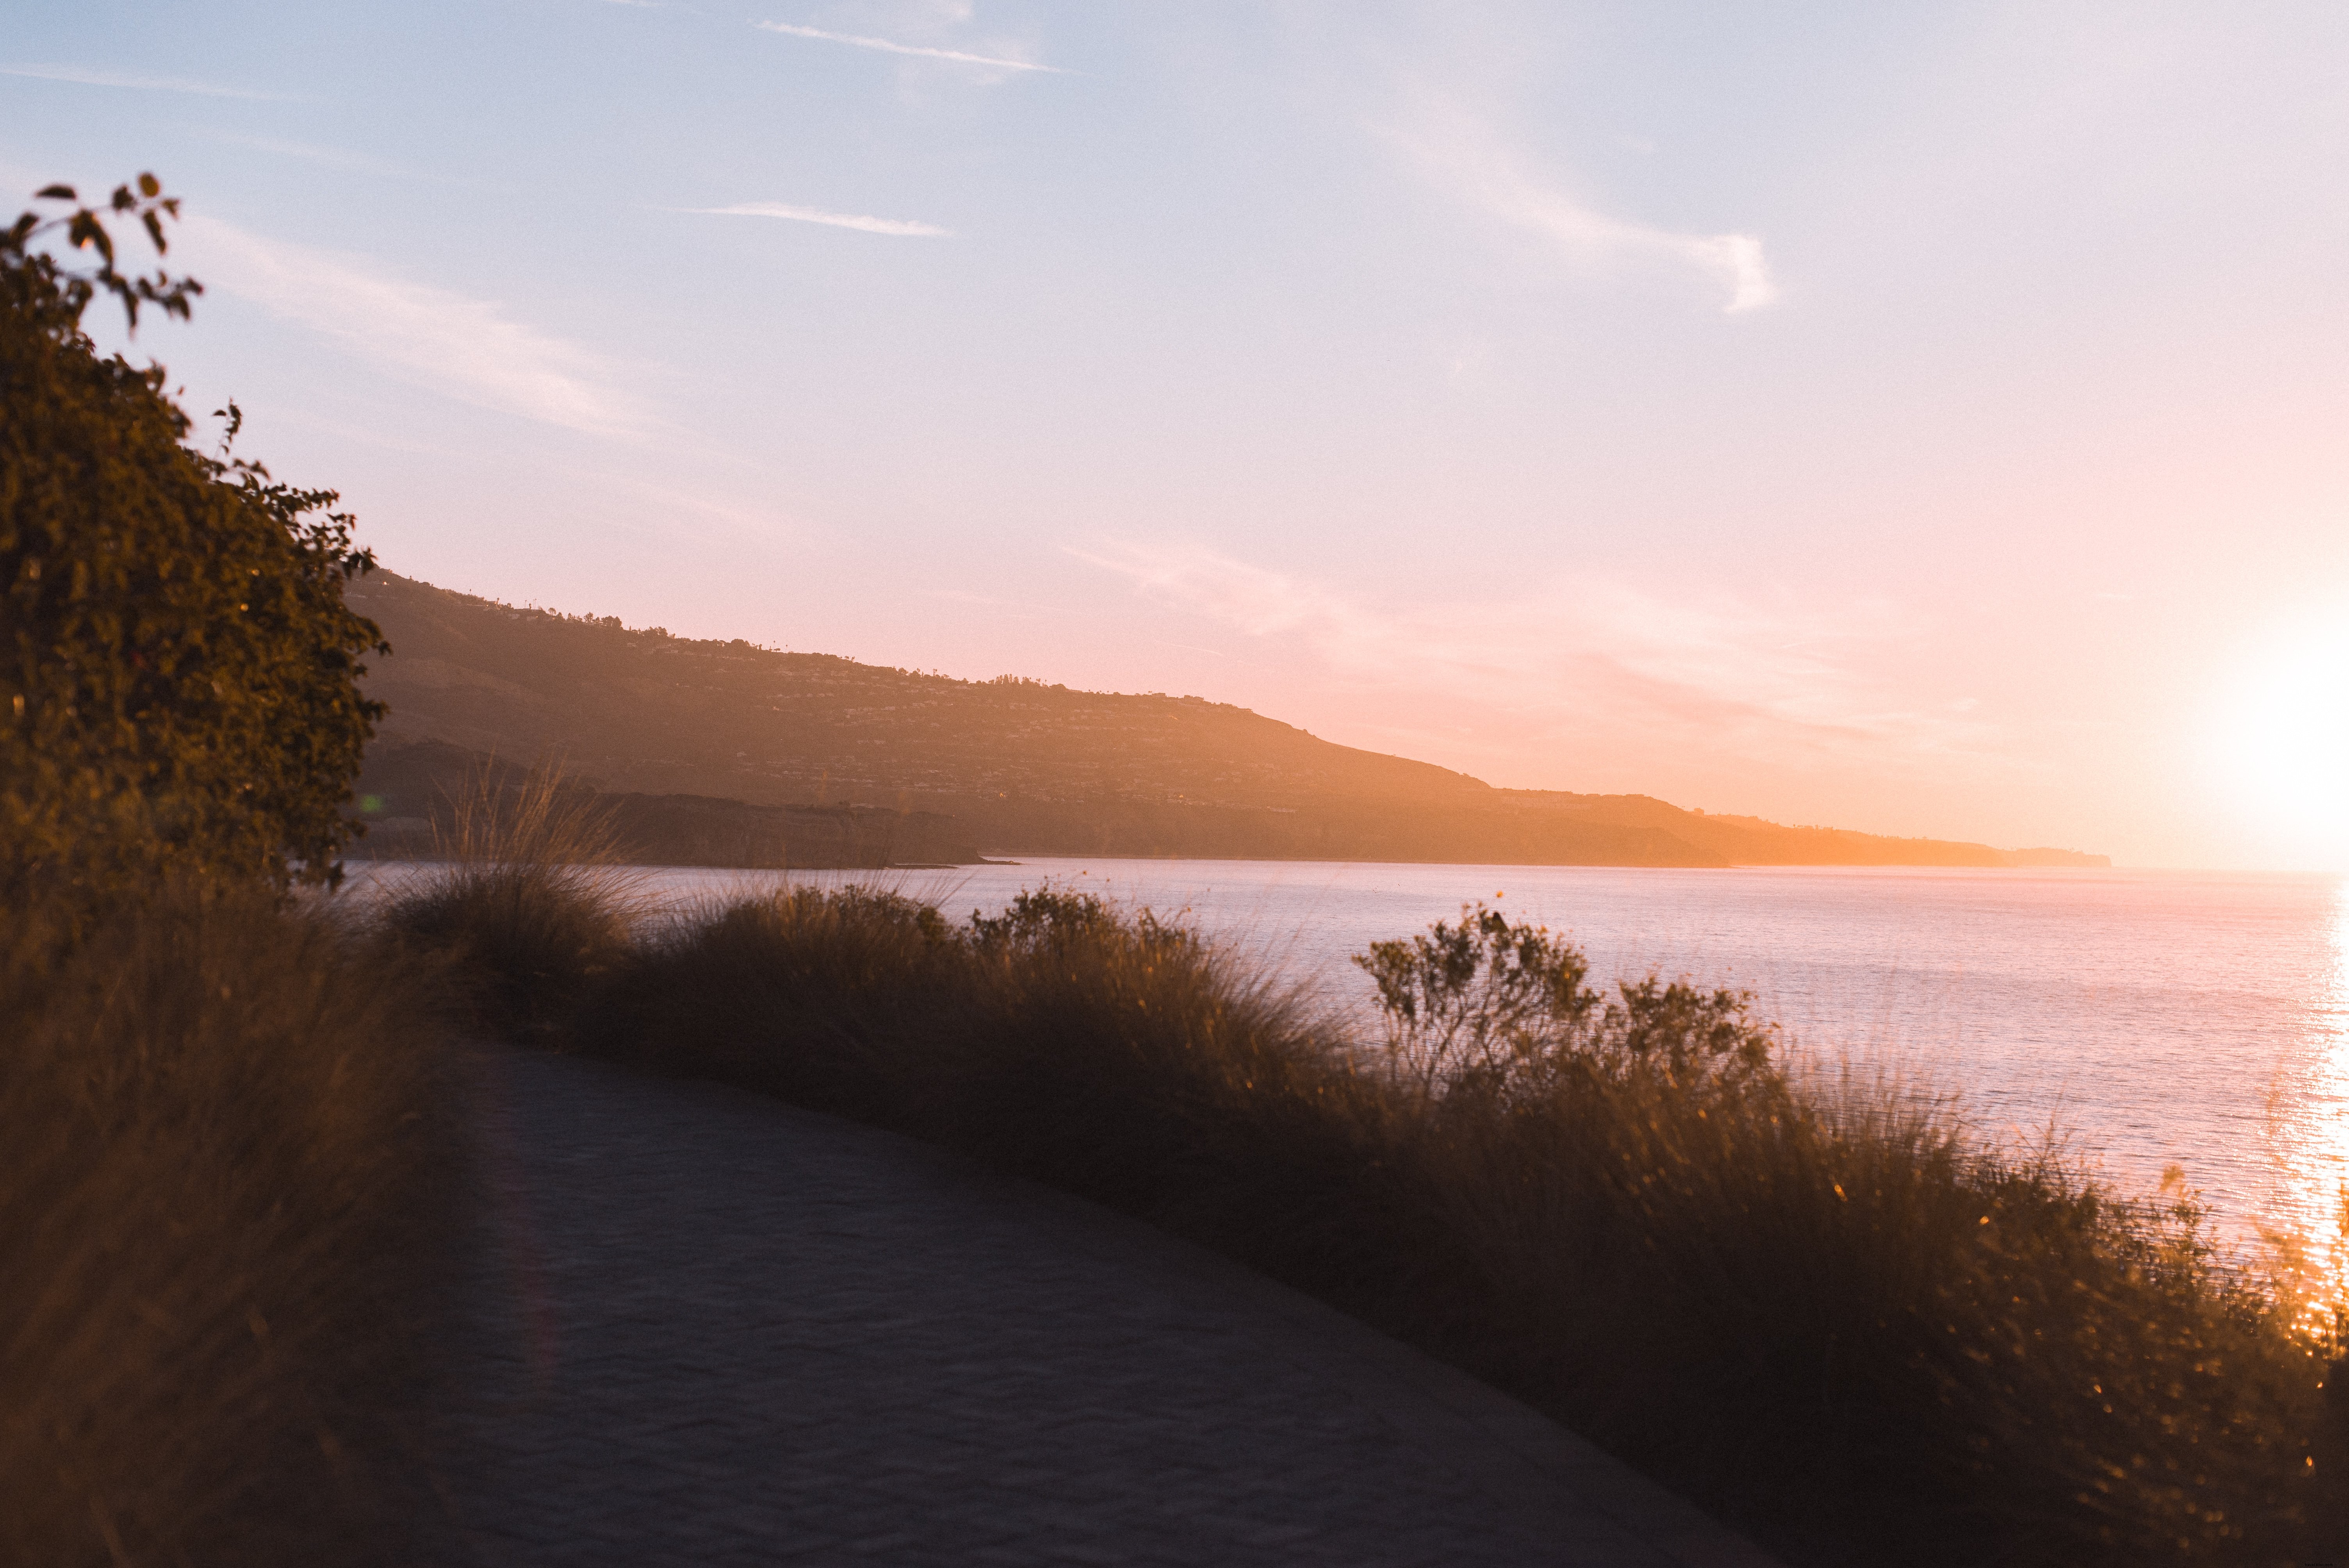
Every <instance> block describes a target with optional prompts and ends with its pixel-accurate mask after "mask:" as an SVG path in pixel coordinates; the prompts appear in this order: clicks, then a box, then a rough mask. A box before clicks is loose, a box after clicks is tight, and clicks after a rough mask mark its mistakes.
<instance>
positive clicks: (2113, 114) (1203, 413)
mask: <svg viewBox="0 0 2349 1568" xmlns="http://www.w3.org/2000/svg"><path fill="white" fill-rule="evenodd" d="M2344 80H2349V10H2344V9H2343V8H2342V7H2339V6H2337V5H2315V4H2311V5H2257V4H2230V5H2216V4H2213V5H2159V4H2146V3H2135V4H2127V5H2095V4H2076V5H2064V6H2047V5H2020V4H2017V5H1966V4H1952V5H1932V6H1924V5H1904V6H1883V5H1857V4H1855V5H1799V4H1788V5H1722V4H1714V5H1677V4H1671V3H1669V0H1645V3H1641V4H1636V5H1634V4H1621V5H1574V4H1568V3H1556V4H1546V5H1511V4H1508V3H1506V0H1493V3H1490V4H1485V5H1477V6H1474V7H1467V6H1460V5H1440V4H1402V3H1382V0H1348V3H1342V4H1340V3H1331V4H1304V3H1299V4H1278V3H1262V4H1249V5H1237V4H1215V3H1209V0H1196V3H1184V4H1171V3H1169V4H1152V3H1147V0H1137V3H1134V4H1123V5H1106V4H1101V3H1099V0H1094V3H1090V4H1076V3H1068V4H1050V3H1044V0H1018V3H1004V4H996V3H993V0H847V3H839V4H834V3H829V0H774V3H772V4H769V3H767V0H746V3H745V4H743V5H735V6H731V7H729V6H726V5H686V4H676V5H662V4H653V3H650V0H469V3H467V4H462V5H456V4H436V3H433V0H411V3H409V4H404V5H398V6H393V5H362V4H354V5H335V6H316V5H291V4H243V5H238V4H212V5H201V6H199V5H160V4H147V5H138V4H119V3H116V0H79V3H78V4H76V5H69V6H68V5H45V6H37V7H25V8H22V9H20V10H19V11H18V12H17V13H16V14H15V15H13V16H12V18H11V22H10V26H9V27H8V28H7V30H6V35H5V38H0V185H13V186H14V187H15V188H16V191H17V192H19V193H21V194H20V202H21V200H22V199H23V198H24V197H28V196H29V194H30V192H31V191H33V190H34V189H36V187H38V186H40V185H43V184H46V183H47V182H49V181H54V180H66V181H73V182H76V183H78V184H80V185H83V186H85V187H88V188H97V189H106V188H110V187H111V186H112V185H113V184H114V183H115V182H117V181H120V180H122V179H124V178H126V177H128V176H129V175H131V174H133V173H135V172H137V171H139V170H149V169H151V170H154V171H155V172H156V173H157V174H158V175H159V176H160V177H161V178H162V180H163V181H164V182H165V184H166V186H167V188H168V189H169V190H171V191H173V192H175V193H177V194H179V195H181V197H182V198H184V201H185V208H184V212H185V221H184V222H183V223H182V224H181V226H180V227H179V229H178V230H177V232H176V237H175V239H174V242H173V246H172V251H171V263H172V264H173V265H174V266H175V267H183V268H184V269H185V270H186V271H187V272H189V273H192V274H193V275H195V276H196V277H198V278H199V279H200V280H202V283H203V284H204V285H205V288H206V294H205V295H204V297H203V299H202V302H201V303H200V304H199V305H198V307H197V310H196V314H195V317H194V320H193V322H192V323H190V324H180V323H175V322H167V321H160V320H155V319H152V318H150V321H149V323H148V325H144V326H142V327H141V329H140V334H139V335H138V338H137V339H136V341H135V343H131V344H129V345H128V352H129V353H130V354H132V355H133V356H135V357H139V358H141V359H143V358H145V357H148V356H153V357H155V358H158V359H160V360H161V361H162V362H163V363H164V364H165V365H166V366H169V368H170V371H171V381H172V385H173V386H174V387H185V389H186V390H185V402H186V406H187V407H189V408H190V409H191V411H193V412H196V413H199V414H203V413H207V412H209V410H211V409H212V408H215V407H220V406H221V404H222V402H224V401H225V400H226V399H228V398H229V397H234V398H235V399H236V400H237V401H238V403H239V405H240V406H241V407H243V409H244V411H245V414H246V423H245V428H244V433H243V437H242V438H241V440H240V448H239V449H240V450H241V451H243V452H244V453H246V454H247V455H250V456H255V457H259V458H261V459H264V460H265V461H266V462H268V463H269V464H270V465H271V467H272V469H273V470H274V472H275V473H276V474H277V475H278V476H279V477H280V478H284V479H286V480H293V481H295V482H297V483H301V484H304V485H314V486H320V487H331V488H335V489H337V490H340V491H341V492H342V493H343V496H344V499H345V501H346V502H347V505H348V506H349V507H350V508H351V510H353V511H356V512H357V515H358V517H359V520H360V537H361V538H362V540H363V541H364V542H367V543H369V544H371V545H372V546H373V548H374V549H375V551H376V552H377V553H378V556H379V558H380V559H381V560H382V561H383V562H384V563H385V564H386V565H388V566H389V567H390V568H392V569H393V570H396V571H398V572H400V573H406V574H408V575H410V576H415V577H420V578H423V579H425V580H427V581H429V582H432V583H440V584H441V585H444V586H447V587H451V588H458V589H462V590H465V591H467V592H471V593H482V594H488V595H492V596H494V597H497V598H501V599H505V600H508V601H511V602H514V603H539V604H544V605H548V606H552V607H555V608H560V609H564V610H567V611H574V612H588V613H593V614H605V615H619V616H621V617H623V618H624V619H626V621H627V622H629V623H630V624H657V625H662V626H666V627H667V628H668V629H670V630H671V631H673V632H676V633H678V634H681V635H695V636H719V637H737V636H740V637H747V638H749V639H750V640H751V641H753V642H758V643H762V644H767V645H772V646H778V647H788V648H791V649H794V650H805V651H819V652H825V653H836V654H843V655H850V656H852V657H855V658H859V659H864V660H870V661H874V662H877V663H881V664H885V665H899V666H903V667H906V668H914V669H924V670H930V669H935V670H938V671H942V672H944V673H946V674H948V675H953V676H966V677H978V678H984V677H988V676H996V675H999V674H1019V675H1026V676H1034V677H1037V678H1040V679H1043V680H1046V681H1053V682H1061V683H1064V684H1066V685H1069V686H1079V687H1085V688H1091V689H1101V690H1123V691H1157V692H1166V693H1171V694H1176V695H1189V694H1195V695H1198V696H1206V697H1209V698H1211V699H1214V700H1217V701H1223V702H1232V703H1237V704H1240V705H1242V706H1244V707H1251V708H1254V709H1256V710H1257V712H1259V713H1265V714H1269V715H1272V716H1274V717H1279V718H1282V719H1285V720H1287V721H1288V722H1290V723H1293V724H1298V725H1300V726H1302V727H1305V728H1306V729H1308V730H1309V731H1311V732H1312V733H1313V734H1315V735H1317V736H1320V737H1323V738H1329V739H1332V740H1337V741H1341V742H1344V743H1346V744H1348V745H1352V746H1360V747H1366V748H1371V749H1374V750H1379V751H1387V752H1394V753H1400V754H1402V755H1405V756H1410V757H1415V758H1423V759H1425V760H1428V761H1433V762H1437V763H1441V764H1444V765H1445V766H1448V767H1452V768H1456V769H1463V770H1464V771H1466V772H1469V773H1473V774H1475V776H1477V777H1479V778H1482V779H1486V780H1488V781H1490V782H1492V783H1495V784H1498V785H1506V786H1512V787H1521V788H1540V789H1574V790H1586V791H1606V792H1639V793H1644V794H1650V795H1654V796H1658V797H1661V798H1662V799H1667V800H1671V801H1672V802H1674V803H1676V804H1680V805H1683V806H1692V807H1702V808H1703V809H1705V810H1711V811H1733V812H1748V813H1754V814H1757V815H1761V816H1764V817H1769V818H1772V819H1775V820H1781V821H1786V822H1794V823H1825V824H1831V825H1835V826H1841V827H1850V828H1858V829H1863V830H1869V831H1874V832H1883V833H1895V834H1901V835H1927V836H1932V837H1940V838H1957V839H1970V840H1979V841H1987V842H1992V843H1996V844H2000V845H2004V846H2009V847H2021V846H2026V845H2056V846H2064V847H2072V848H2079V849H2085V850H2091V851H2103V852H2106V853H2109V854H2111V855H2112V856H2113V857H2114V858H2115V860H2116V861H2117V862H2120V863H2124V864H2134V865H2152V866H2165V865H2168V866H2209V867H2240V868H2259V869H2279V870H2288V869H2326V868H2342V867H2349V799H2344V797H2349V789H2344V780H2349V528H2344V521H2349V517H2345V516H2344V514H2345V513H2349V181H2344V180H2343V179H2342V178H2341V176H2340V170H2342V169H2343V168H2344V167H2349V91H2344V88H2343V87H2342V85H2341V84H2342V83H2343V81H2344ZM91 325H92V326H93V329H94V330H95V331H96V333H97V335H98V337H99V338H100V340H101V342H102V343H103V344H104V345H105V346H107V347H109V348H116V347H123V346H125V344H124V341H123V339H122V335H121V333H120V331H119V327H118V326H116V325H112V324H110V323H109V322H107V321H106V320H104V319H103V318H101V317H99V316H98V315H95V314H93V316H92V321H91ZM211 428H212V427H210V426H207V433H206V434H205V436H204V438H206V439H209V438H211V437H210V434H209V431H210V429H211Z"/></svg>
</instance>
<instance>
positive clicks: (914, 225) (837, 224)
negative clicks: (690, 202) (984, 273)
mask: <svg viewBox="0 0 2349 1568" xmlns="http://www.w3.org/2000/svg"><path fill="white" fill-rule="evenodd" d="M678 211H681V212H699V213H705V214H708V215H709V216H711V217H719V218H788V219H790V220H791V221H792V222H795V223H829V224H831V225H832V226H833V228H835V229H854V230H856V231H858V232H861V233H866V234H900V235H908V236H912V237H914V238H918V239H943V238H948V237H951V236H952V235H953V233H954V231H953V230H952V229H941V228H939V227H938V226H937V225H936V223H922V222H915V221H914V220H913V219H910V218H868V217H864V216H862V215H861V214H858V213H854V212H826V211H822V210H820V209H818V208H814V207H792V206H789V205H787V204H785V203H783V202H781V201H737V202H736V203H734V205H732V206H730V207H680V208H678Z"/></svg>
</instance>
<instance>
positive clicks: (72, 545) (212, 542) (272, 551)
mask: <svg viewBox="0 0 2349 1568" xmlns="http://www.w3.org/2000/svg"><path fill="white" fill-rule="evenodd" d="M140 192H141V194H139V195H134V194H133V193H132V191H130V190H129V188H127V187H126V188H124V189H122V190H119V191H116V192H115V196H114V200H113V202H112V203H111V206H112V210H113V211H114V212H115V213H116V214H117V215H135V216H137V217H138V218H139V219H140V221H141V222H143V224H144V225H145V227H146V229H147V232H148V234H149V236H150V239H151V240H152V241H153V242H154V243H155V245H156V248H157V250H158V251H159V253H160V251H161V249H162V247H163V242H164V235H163V219H164V218H165V217H168V216H171V215H174V214H176V211H177V204H176V202H174V201H171V200H170V199H168V198H164V197H162V196H160V188H159V187H158V186H157V185H156V184H155V182H154V180H153V177H152V176H144V175H142V176H141V177H140ZM43 195H44V196H45V197H47V198H50V199H53V200H57V201H64V202H68V203H70V202H72V201H75V197H74V194H73V192H72V191H70V190H69V189H67V188H66V187H62V186H54V187H51V188H50V189H49V190H48V191H45V192H43ZM60 226H63V227H65V228H66V229H67V231H68V233H69V237H70V238H71V240H72V242H73V243H74V244H75V245H76V246H78V247H92V248H95V249H97V250H98V251H99V252H100V253H101V255H102V258H103V265H102V266H101V267H99V268H98V270H97V271H96V272H94V273H74V272H72V271H71V270H69V269H67V268H65V267H62V266H60V265H59V264H58V263H57V261H56V260H55V259H54V258H53V257H51V256H49V255H47V254H46V253H43V252H41V251H40V250H38V249H36V247H35V242H36V239H37V238H38V237H39V236H40V235H42V234H44V233H46V232H50V231H51V230H54V229H56V228H57V227H60ZM99 287H103V288H107V289H110V290H112V291H113V292H115V293H116V294H119V296H120V297H121V298H122V300H123V303H124V304H126V306H128V307H129V309H130V311H131V315H132V322H133V325H134V326H135V325H136V321H137V306H138V304H139V303H140V300H141V299H145V300H149V301H153V302H159V303H160V304H163V305H164V306H165V308H166V309H168V310H170V311H171V312H172V313H173V314H176V315H186V314H187V301H188V298H189V296H190V295H191V294H193V293H195V292H196V290H195V288H194V285H192V284H188V283H186V282H185V281H184V280H183V281H181V282H180V283H177V284H174V283H172V282H171V280H170V279H168V278H166V277H163V276H162V275H161V274H160V273H159V274H158V276H157V278H156V279H154V280H152V281H149V280H128V279H124V278H123V277H121V276H120V275H119V273H116V271H115V269H114V258H113V247H112V242H111V240H110V239H109V236H108V234H107V232H106V228H105V223H104V221H103V218H102V216H101V215H100V214H98V213H96V212H93V211H90V210H88V209H86V208H85V209H81V210H79V211H76V212H74V213H72V214H71V215H70V216H68V217H65V218H60V219H57V220H56V221H55V222H50V223H43V222H41V221H40V220H39V218H38V217H37V215H36V214H35V213H31V212H27V213H26V214H25V215H24V216H23V217H21V218H19V219H18V220H17V221H16V223H15V224H14V225H13V226H11V227H10V228H8V229H6V230H4V231H0V596H5V604H6V614H5V628H6V629H5V635H0V705H5V712H0V896H5V897H13V898H16V899H22V898H25V897H26V896H30V895H32V894H34V893H41V894H43V895H44V896H47V895H49V894H56V893H62V892H67V891H72V892H75V893H76V894H77V895H78V896H87V895H91V894H96V895H98V896H100V897H103V896H109V895H111V894H112V893H114V892H120V891H122V890H125V889H130V888H135V887H138V886H140V885H142V884H143V883H145V882H150V881H151V880H152V879H153V878H155V877H157V876H160V875H162V874H166V873H181V874H187V873H195V874H206V875H225V876H230V877H235V878H251V879H257V880H260V881H264V882H271V883H274V884H277V885H284V883H285V882H286V881H287V880H288V877H289V875H293V874H298V875H299V876H301V877H302V878H304V879H305V880H309V881H317V882H324V881H331V880H332V879H333V877H334V875H335V874H336V864H335V857H336V853H337V852H338V851H339V850H340V849H341V846H342V845H343V843H344V842H345V841H346V840H347V837H348V836H349V833H350V832H351V828H350V827H349V825H348V824H347V823H346V822H345V820H344V819H343V817H342V815H341V812H340V810H339V807H340V806H341V804H342V802H343V801H344V800H345V799H347V797H348V793H349V786H350V781H351V779H353V778H354V777H355V776H356V775H357V771H358V768H359V762H360V755H361V752H362V750H363V749H364V748H365V746H366V744H367V738H368V736H369V735H370V734H371V733H372V732H373V728H374V724H375V721H376V719H377V717H378V716H379V715H380V714H381V713H382V711H383V709H382V707H381V705H379V704H376V703H372V702H369V701H367V700H366V699H365V698H363V697H362V696H360V695H359V690H358V686H357V680H358V676H360V675H361V674H363V673H364V666H363V665H361V664H360V663H359V662H358V661H359V658H360V656H361V655H363V654H365V653H366V652H367V651H368V650H369V649H375V650H378V651H388V650H384V647H383V644H382V641H381V639H380V637H379V636H378V633H377V630H376V627H375V625H374V624H373V623H372V622H369V621H367V620H364V619H362V618H361V617H359V616H358V615H357V614H353V613H352V612H351V611H350V610H349V609H348V608H347V607H346V606H345V604H344V603H343V586H344V584H345V583H347V581H348V580H349V579H350V578H352V577H353V576H355V575H357V574H358V573H363V572H366V571H367V570H370V569H371V568H372V567H373V565H374V559H373V557H372V556H371V555H369V554H368V553H367V552H365V551H359V550H354V549H353V548H352V544H351V526H352V524H351V519H350V518H349V517H348V516H347V515H345V514H343V513H339V512H336V511H333V510H332V508H333V506H334V503H335V500H336V497H335V495H334V493H333V492H332V491H327V490H295V489H292V488H290V487H288V486H286V485H283V484H279V483H276V482H274V480H271V478H270V476H269V474H268V472H267V470H266V469H264V468H262V467H261V465H259V464H258V463H254V462H248V461H245V460H243V459H228V458H227V457H226V455H225V452H223V455H222V457H219V458H214V457H211V456H207V455H205V454H202V453H200V452H197V451H193V450H191V449H189V448H188V447H187V446H186V445H184V444H183V442H184V438H185V437H186V436H187V433H188V430H189V428H190V422H189V419H188V417H187V415H186V414H185V413H183V412H182V411H181V409H180V407H178V406H177V405H176V404H175V403H173V402H172V401H171V398H170V397H166V396H165V395H164V391H163V387H164V386H165V374H164V371H163V368H162V366H159V365H150V366H147V367H146V368H144V369H140V368H138V367H136V366H132V365H130V364H129V362H128V361H127V360H125V359H124V358H123V357H122V356H119V355H116V356H113V357H111V358H101V357H100V356H98V353H97V351H96V349H95V347H94V346H93V345H92V344H91V342H90V339H89V338H88V335H86V334H84V333H83V332H82V330H81V325H80V324H81V317H82V313H83V311H84V309H85V308H86V307H87V305H88V303H89V301H90V299H91V297H92V294H93V292H94V290H95V289H97V288H99ZM230 414H231V423H230V436H231V438H233V436H234V434H235V428H236V424H237V422H238V416H236V415H235V413H234V409H233V407H232V408H231V410H230Z"/></svg>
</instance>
